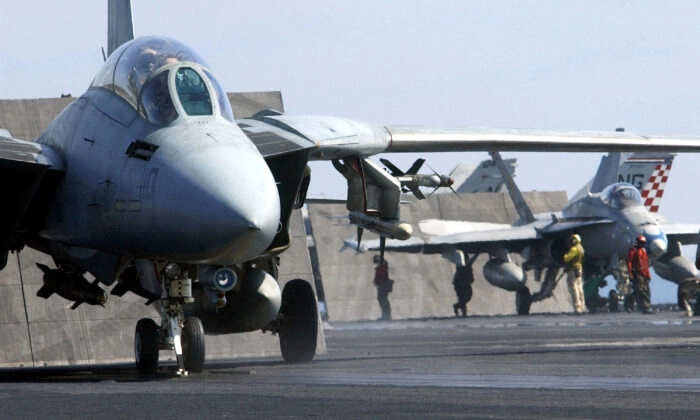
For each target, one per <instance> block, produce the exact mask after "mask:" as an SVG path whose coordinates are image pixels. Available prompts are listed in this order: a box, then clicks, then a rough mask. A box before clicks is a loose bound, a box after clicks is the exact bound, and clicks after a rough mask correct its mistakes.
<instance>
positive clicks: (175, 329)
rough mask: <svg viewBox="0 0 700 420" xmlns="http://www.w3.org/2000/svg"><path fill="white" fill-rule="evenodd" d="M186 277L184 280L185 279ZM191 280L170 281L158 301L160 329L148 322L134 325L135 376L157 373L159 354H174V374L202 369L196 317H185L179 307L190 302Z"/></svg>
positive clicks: (201, 343) (201, 344)
mask: <svg viewBox="0 0 700 420" xmlns="http://www.w3.org/2000/svg"><path fill="white" fill-rule="evenodd" d="M185 277H187V276H185ZM191 282H192V281H191V279H189V278H185V279H181V280H172V281H171V282H170V283H169V285H168V287H167V290H168V296H167V298H165V299H162V300H161V317H162V319H163V321H162V324H161V326H160V327H158V325H157V324H156V323H155V321H153V320H152V319H150V318H142V319H140V320H139V322H138V323H137V324H136V334H135V337H134V356H135V358H136V368H137V370H138V371H139V373H155V372H156V371H157V370H158V353H159V350H171V351H174V352H175V358H176V359H177V367H178V369H177V374H178V375H181V376H187V375H188V374H189V372H194V373H199V372H201V371H202V370H203V369H204V358H205V346H204V328H203V327H202V322H201V321H200V320H199V318H197V317H185V312H184V309H183V304H184V303H186V302H188V301H189V300H191V299H192V287H191V285H192V284H191Z"/></svg>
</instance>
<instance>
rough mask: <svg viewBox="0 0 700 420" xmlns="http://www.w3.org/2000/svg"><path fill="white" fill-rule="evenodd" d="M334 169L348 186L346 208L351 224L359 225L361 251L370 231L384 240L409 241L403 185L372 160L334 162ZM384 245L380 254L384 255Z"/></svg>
mask: <svg viewBox="0 0 700 420" xmlns="http://www.w3.org/2000/svg"><path fill="white" fill-rule="evenodd" d="M333 166H334V167H335V168H336V169H337V170H338V172H340V173H341V174H342V175H343V176H344V177H345V179H346V180H347V182H348V195H347V200H346V207H347V209H348V210H349V212H350V213H349V219H350V223H351V224H354V225H357V242H358V248H359V244H360V241H361V239H362V232H363V230H364V229H368V230H369V231H371V232H374V233H376V234H377V235H379V236H380V237H381V238H390V239H399V240H406V239H408V238H410V237H411V234H412V233H413V229H412V228H411V225H410V224H408V223H406V222H402V221H401V220H400V209H399V206H400V204H401V184H400V183H399V181H398V180H397V179H396V178H395V177H394V176H392V175H391V174H389V173H387V172H386V171H384V170H382V169H381V168H380V167H379V166H378V165H377V164H375V163H374V162H372V161H371V160H369V159H361V158H359V157H351V158H346V159H343V160H342V161H340V160H334V161H333ZM384 243H385V242H384V241H383V240H382V242H381V245H380V252H381V253H382V255H383V253H384Z"/></svg>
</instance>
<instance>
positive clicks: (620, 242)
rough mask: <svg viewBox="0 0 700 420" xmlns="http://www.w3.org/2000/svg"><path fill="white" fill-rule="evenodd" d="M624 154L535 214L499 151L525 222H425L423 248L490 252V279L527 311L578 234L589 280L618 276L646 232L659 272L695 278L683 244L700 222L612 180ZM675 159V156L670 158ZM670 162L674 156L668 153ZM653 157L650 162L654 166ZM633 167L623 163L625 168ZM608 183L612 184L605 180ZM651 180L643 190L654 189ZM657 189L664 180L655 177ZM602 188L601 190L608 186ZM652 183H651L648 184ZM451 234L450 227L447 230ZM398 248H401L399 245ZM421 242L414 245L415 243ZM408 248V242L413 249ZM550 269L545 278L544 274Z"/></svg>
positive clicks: (553, 280) (553, 279)
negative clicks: (668, 217)
mask: <svg viewBox="0 0 700 420" xmlns="http://www.w3.org/2000/svg"><path fill="white" fill-rule="evenodd" d="M619 155H620V154H619V153H612V154H611V155H610V156H604V157H603V159H602V160H601V164H600V167H599V170H598V172H597V176H596V177H595V178H594V180H593V183H592V186H591V188H592V189H593V190H594V191H596V192H588V193H587V194H586V195H585V196H582V197H578V198H574V199H572V200H571V201H570V202H569V204H568V205H567V206H566V207H565V208H564V209H563V210H562V211H561V212H559V213H551V214H540V215H533V214H532V212H531V210H530V208H529V207H528V205H527V203H526V202H525V200H524V199H523V196H522V194H521V193H520V190H519V189H518V187H517V186H516V185H515V183H514V182H513V180H512V178H510V177H509V176H507V172H506V168H505V167H504V165H503V164H502V161H501V158H500V155H499V154H498V153H492V157H493V160H494V162H495V163H496V165H497V166H499V168H500V169H501V172H502V174H503V175H504V177H505V178H506V185H507V186H508V191H509V193H510V194H511V198H512V200H513V202H514V204H515V207H516V210H517V211H518V215H519V216H520V218H519V220H518V221H516V223H515V224H513V225H512V226H509V225H497V224H484V223H471V222H457V221H454V222H450V221H440V220H425V221H421V222H419V226H420V229H421V231H422V232H423V233H425V234H428V235H431V234H432V235H434V236H430V237H429V238H428V239H427V240H426V241H425V245H424V246H423V252H424V253H428V254H430V253H441V254H443V255H446V256H449V255H451V254H452V253H453V252H454V251H455V250H461V251H462V252H463V253H465V254H473V253H488V254H489V256H490V259H489V261H488V262H487V263H486V264H485V265H484V268H483V274H484V277H485V278H486V280H487V281H488V282H489V283H491V284H492V285H494V286H496V287H500V288H502V289H505V290H508V291H512V292H516V310H517V312H518V314H527V313H529V310H530V305H531V304H532V302H535V301H539V300H542V299H545V298H547V297H549V296H551V294H552V290H553V289H554V287H555V286H556V284H557V282H558V280H559V278H560V276H559V269H560V268H561V267H562V265H563V258H562V257H563V255H564V253H565V252H566V251H567V249H568V238H569V237H570V236H571V235H572V234H573V233H578V234H579V235H580V236H581V239H582V243H583V244H584V247H585V250H586V258H585V260H584V270H583V271H584V278H585V279H587V278H590V277H593V276H601V275H602V276H605V275H608V274H612V275H614V276H618V275H619V271H618V270H619V265H618V263H619V261H624V259H625V257H626V255H627V252H628V250H629V249H630V248H631V247H632V246H633V244H634V239H635V238H636V237H637V236H639V235H642V236H644V237H645V238H646V240H647V245H646V247H647V252H648V253H649V255H650V258H651V259H652V260H653V266H654V269H655V271H656V273H657V274H658V275H659V276H661V277H662V278H665V279H667V280H669V281H672V282H674V283H679V282H680V281H681V280H683V279H686V278H689V277H696V276H697V269H696V268H695V267H694V265H693V263H692V261H690V260H689V259H688V258H686V257H683V256H682V255H681V253H680V244H693V243H697V233H696V232H697V230H698V226H697V225H677V224H667V223H665V222H664V221H663V220H662V219H661V221H660V218H659V217H658V216H657V215H656V214H654V213H651V212H650V211H648V209H647V208H645V207H644V203H643V201H642V194H641V193H640V191H639V190H638V189H637V188H635V186H634V185H632V184H629V183H626V182H613V183H609V182H610V181H611V180H615V179H616V178H617V177H618V173H617V170H615V169H616V168H618V167H620V165H619V160H620V156H619ZM646 159H647V166H650V167H651V168H652V169H653V170H648V171H646V172H647V175H648V176H649V178H650V179H655V178H656V177H657V173H656V170H658V169H659V168H658V165H656V160H655V159H650V158H646ZM671 159H672V158H671ZM662 162H664V163H663V164H668V165H669V166H670V162H669V161H668V159H667V158H666V159H663V160H662ZM649 163H650V164H651V165H649ZM628 170H629V168H628V167H624V166H623V167H622V169H621V171H622V173H624V172H625V171H628ZM606 184H608V185H607V186H606V187H605V188H602V187H603V186H604V185H606ZM647 184H649V183H645V184H644V185H645V187H643V188H642V191H649V190H647V189H645V188H647V186H646V185H647ZM651 184H655V185H656V187H658V186H659V184H658V183H654V182H651ZM601 188H602V190H601ZM649 188H651V187H649ZM448 232H449V233H448ZM392 248H396V249H400V248H399V246H393V247H392ZM413 248H415V245H413ZM407 249H408V248H406V250H407ZM513 252H515V253H519V254H520V255H521V256H522V257H523V258H524V260H525V261H524V263H523V265H522V266H520V265H517V264H516V263H515V262H513V260H512V258H511V256H510V254H511V253H513ZM529 270H533V271H534V275H535V279H536V280H537V281H539V282H541V288H540V290H539V291H538V292H537V293H535V294H531V293H530V290H529V289H528V287H527V286H526V285H525V282H526V274H525V273H526V271H529ZM543 273H544V280H542V274H543Z"/></svg>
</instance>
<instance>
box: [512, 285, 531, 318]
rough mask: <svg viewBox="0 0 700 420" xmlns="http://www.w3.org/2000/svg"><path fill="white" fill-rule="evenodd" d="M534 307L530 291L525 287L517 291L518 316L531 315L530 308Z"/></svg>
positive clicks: (516, 307) (516, 306)
mask: <svg viewBox="0 0 700 420" xmlns="http://www.w3.org/2000/svg"><path fill="white" fill-rule="evenodd" d="M531 305H532V296H531V295H530V289H528V288H527V287H523V288H521V289H518V290H516V292H515V310H516V311H517V312H518V315H527V314H529V313H530V306H531Z"/></svg>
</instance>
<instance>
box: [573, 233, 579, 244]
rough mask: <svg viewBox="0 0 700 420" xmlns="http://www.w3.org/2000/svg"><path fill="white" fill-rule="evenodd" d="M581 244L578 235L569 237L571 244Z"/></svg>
mask: <svg viewBox="0 0 700 420" xmlns="http://www.w3.org/2000/svg"><path fill="white" fill-rule="evenodd" d="M580 243H581V237H580V236H579V235H578V233H574V234H573V235H571V244H572V245H576V244H580Z"/></svg>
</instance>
